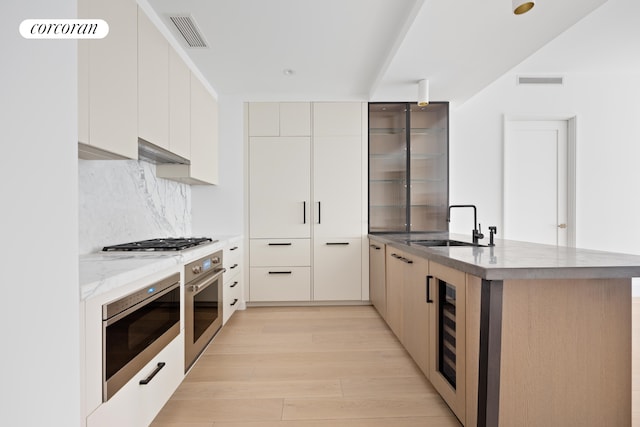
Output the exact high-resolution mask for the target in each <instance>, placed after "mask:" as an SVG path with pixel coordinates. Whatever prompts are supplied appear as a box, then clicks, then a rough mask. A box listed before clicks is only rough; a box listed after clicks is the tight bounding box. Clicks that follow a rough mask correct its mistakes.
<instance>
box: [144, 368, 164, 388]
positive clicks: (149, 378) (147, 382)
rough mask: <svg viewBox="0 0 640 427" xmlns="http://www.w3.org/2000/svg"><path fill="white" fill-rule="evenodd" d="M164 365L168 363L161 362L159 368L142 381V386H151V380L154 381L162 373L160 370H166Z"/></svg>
mask: <svg viewBox="0 0 640 427" xmlns="http://www.w3.org/2000/svg"><path fill="white" fill-rule="evenodd" d="M164 365H166V363H164V362H159V363H158V366H156V369H154V370H153V372H151V374H150V375H149V376H148V377H147V378H145V379H143V380H140V385H147V384H149V383H150V382H151V380H152V379H153V377H155V376H156V375H157V374H158V372H160V369H162V368H164Z"/></svg>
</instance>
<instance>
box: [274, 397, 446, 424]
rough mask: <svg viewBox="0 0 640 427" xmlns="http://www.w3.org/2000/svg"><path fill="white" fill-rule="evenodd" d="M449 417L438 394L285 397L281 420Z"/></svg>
mask: <svg viewBox="0 0 640 427" xmlns="http://www.w3.org/2000/svg"><path fill="white" fill-rule="evenodd" d="M402 416H412V417H415V416H443V417H446V416H452V413H451V410H450V409H449V407H448V406H447V405H446V404H445V403H444V402H443V401H442V399H441V398H440V397H439V396H437V397H436V396H434V397H428V398H424V397H421V398H415V397H411V398H410V397H402V398H394V399H363V398H342V399H285V401H284V410H283V412H282V419H283V420H313V419H316V420H318V419H319V420H322V419H333V420H337V419H345V418H392V417H393V418H394V417H402Z"/></svg>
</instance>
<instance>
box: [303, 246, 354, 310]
mask: <svg viewBox="0 0 640 427" xmlns="http://www.w3.org/2000/svg"><path fill="white" fill-rule="evenodd" d="M361 253H362V243H361V240H360V239H327V238H325V239H316V240H315V244H314V249H313V300H314V301H353V300H360V299H362V286H361V282H362V261H361Z"/></svg>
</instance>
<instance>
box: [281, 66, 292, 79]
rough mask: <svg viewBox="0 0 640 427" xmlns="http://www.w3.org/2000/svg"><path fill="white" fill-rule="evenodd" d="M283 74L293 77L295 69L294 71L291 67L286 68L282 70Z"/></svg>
mask: <svg viewBox="0 0 640 427" xmlns="http://www.w3.org/2000/svg"><path fill="white" fill-rule="evenodd" d="M282 74H284V75H285V76H287V77H291V76H293V75H294V74H295V71H293V70H292V69H291V68H285V69H284V70H282Z"/></svg>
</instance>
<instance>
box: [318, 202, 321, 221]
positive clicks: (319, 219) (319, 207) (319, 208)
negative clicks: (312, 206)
mask: <svg viewBox="0 0 640 427" xmlns="http://www.w3.org/2000/svg"><path fill="white" fill-rule="evenodd" d="M321 215H322V205H320V202H318V224H320V223H321Z"/></svg>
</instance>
